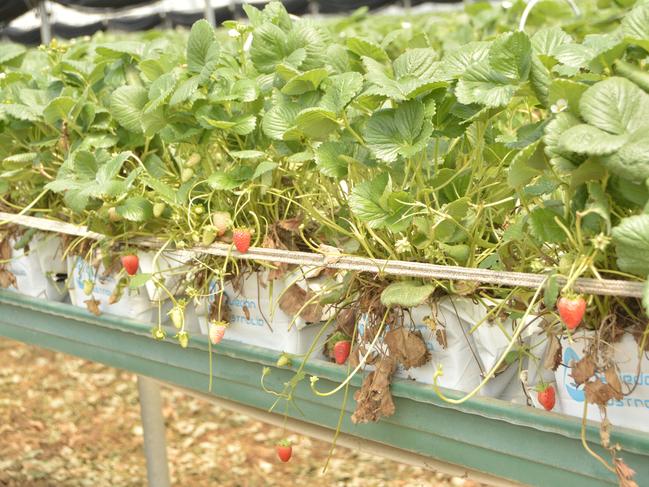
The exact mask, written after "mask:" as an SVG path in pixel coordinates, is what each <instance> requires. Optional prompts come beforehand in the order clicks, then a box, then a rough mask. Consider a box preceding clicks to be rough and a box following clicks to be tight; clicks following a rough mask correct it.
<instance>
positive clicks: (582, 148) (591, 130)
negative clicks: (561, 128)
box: [559, 124, 629, 155]
mask: <svg viewBox="0 0 649 487" xmlns="http://www.w3.org/2000/svg"><path fill="white" fill-rule="evenodd" d="M628 140H629V136H628V135H626V134H622V135H611V134H609V133H608V132H604V131H603V130H600V129H598V128H596V127H593V126H592V125H586V124H579V125H575V126H574V127H570V128H569V129H568V130H566V131H565V132H563V133H562V134H561V136H560V137H559V147H560V148H561V149H562V150H566V151H570V152H575V153H577V154H589V155H606V154H611V153H613V152H615V151H617V150H618V149H619V148H620V147H622V146H623V145H624V144H625V143H626V142H627V141H628Z"/></svg>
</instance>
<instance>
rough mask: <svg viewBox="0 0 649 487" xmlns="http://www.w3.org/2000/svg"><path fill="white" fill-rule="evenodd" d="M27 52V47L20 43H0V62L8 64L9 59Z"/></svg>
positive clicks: (11, 59)
mask: <svg viewBox="0 0 649 487" xmlns="http://www.w3.org/2000/svg"><path fill="white" fill-rule="evenodd" d="M26 52H27V49H26V48H25V47H24V46H21V45H20V44H14V43H12V42H1V43H0V64H8V63H10V62H11V61H13V60H15V59H17V58H19V57H20V56H22V55H23V54H25V53H26Z"/></svg>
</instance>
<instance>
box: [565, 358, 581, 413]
mask: <svg viewBox="0 0 649 487" xmlns="http://www.w3.org/2000/svg"><path fill="white" fill-rule="evenodd" d="M573 360H574V361H579V360H581V357H579V355H578V354H577V352H575V351H574V350H573V349H572V348H570V347H566V349H565V350H564V351H563V363H564V364H566V365H569V364H570V362H572V361H573ZM568 370H570V368H569V367H564V368H563V381H564V384H565V385H566V391H568V394H569V395H570V397H571V398H573V399H574V400H575V401H577V402H584V391H583V389H578V388H577V384H575V383H574V381H573V379H572V377H570V376H569V375H568Z"/></svg>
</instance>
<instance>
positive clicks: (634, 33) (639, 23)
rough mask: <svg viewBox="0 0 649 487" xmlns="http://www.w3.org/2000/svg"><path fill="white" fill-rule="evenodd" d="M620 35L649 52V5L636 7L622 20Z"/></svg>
mask: <svg viewBox="0 0 649 487" xmlns="http://www.w3.org/2000/svg"><path fill="white" fill-rule="evenodd" d="M621 27H622V34H623V35H624V36H625V37H627V38H629V39H632V40H633V42H635V43H637V44H639V45H640V46H642V48H644V49H645V50H646V51H649V4H648V3H644V4H640V5H637V6H636V7H635V8H634V9H633V10H631V12H629V13H628V14H627V15H626V16H625V17H624V19H622V26H621Z"/></svg>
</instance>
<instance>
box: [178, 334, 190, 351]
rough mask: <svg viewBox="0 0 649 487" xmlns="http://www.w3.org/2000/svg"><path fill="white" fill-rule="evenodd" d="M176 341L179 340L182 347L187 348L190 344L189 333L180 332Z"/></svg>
mask: <svg viewBox="0 0 649 487" xmlns="http://www.w3.org/2000/svg"><path fill="white" fill-rule="evenodd" d="M176 339H177V340H178V343H180V346H181V347H183V348H187V345H188V344H189V333H187V332H186V331H184V330H182V331H179V332H178V334H177V335H176Z"/></svg>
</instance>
